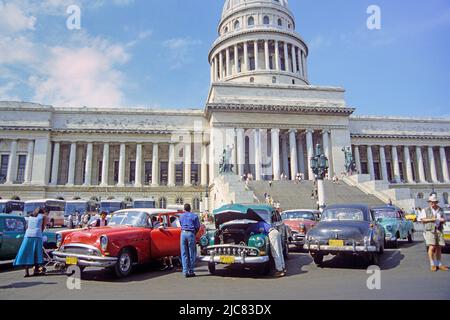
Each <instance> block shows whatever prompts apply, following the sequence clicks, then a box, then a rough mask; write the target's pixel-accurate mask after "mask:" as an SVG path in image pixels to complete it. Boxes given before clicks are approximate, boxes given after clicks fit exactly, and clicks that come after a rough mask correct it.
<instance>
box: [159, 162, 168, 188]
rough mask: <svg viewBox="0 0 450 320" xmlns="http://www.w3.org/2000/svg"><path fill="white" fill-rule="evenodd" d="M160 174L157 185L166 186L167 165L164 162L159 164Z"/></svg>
mask: <svg viewBox="0 0 450 320" xmlns="http://www.w3.org/2000/svg"><path fill="white" fill-rule="evenodd" d="M159 168H160V171H159V172H160V174H161V176H160V177H159V184H160V185H162V186H166V185H167V182H168V179H169V163H168V162H166V161H161V162H160V163H159Z"/></svg>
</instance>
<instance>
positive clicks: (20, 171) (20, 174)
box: [17, 155, 27, 183]
mask: <svg viewBox="0 0 450 320" xmlns="http://www.w3.org/2000/svg"><path fill="white" fill-rule="evenodd" d="M26 163H27V156H26V155H19V164H18V167H17V183H23V182H24V181H25V166H26Z"/></svg>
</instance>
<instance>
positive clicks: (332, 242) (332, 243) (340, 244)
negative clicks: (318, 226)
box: [328, 240, 344, 247]
mask: <svg viewBox="0 0 450 320" xmlns="http://www.w3.org/2000/svg"><path fill="white" fill-rule="evenodd" d="M328 244H329V245H330V246H332V247H343V246H344V240H330V241H328Z"/></svg>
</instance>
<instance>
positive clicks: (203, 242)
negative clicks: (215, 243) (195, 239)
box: [200, 236, 209, 247]
mask: <svg viewBox="0 0 450 320" xmlns="http://www.w3.org/2000/svg"><path fill="white" fill-rule="evenodd" d="M208 243H209V241H208V237H207V236H202V237H201V238H200V245H201V246H202V247H206V246H207V245H208Z"/></svg>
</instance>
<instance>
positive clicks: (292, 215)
mask: <svg viewBox="0 0 450 320" xmlns="http://www.w3.org/2000/svg"><path fill="white" fill-rule="evenodd" d="M281 218H282V219H283V220H287V219H305V220H316V217H315V215H314V213H312V212H311V211H289V212H285V213H283V214H282V215H281Z"/></svg>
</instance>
